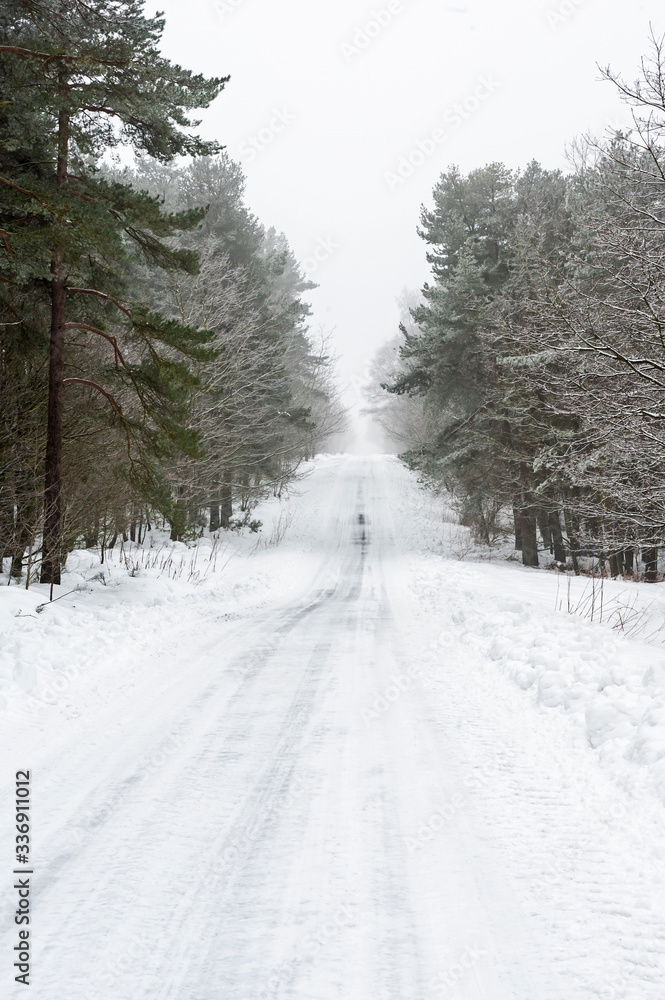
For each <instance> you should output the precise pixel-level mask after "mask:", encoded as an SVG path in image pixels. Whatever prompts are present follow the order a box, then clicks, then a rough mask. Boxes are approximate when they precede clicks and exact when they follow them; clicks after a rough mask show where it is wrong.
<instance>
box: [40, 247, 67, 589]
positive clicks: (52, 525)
mask: <svg viewBox="0 0 665 1000" xmlns="http://www.w3.org/2000/svg"><path fill="white" fill-rule="evenodd" d="M51 273H52V275H53V278H52V281H51V341H50V357H49V390H48V410H47V422H46V460H45V463H44V473H45V474H44V541H43V548H42V569H41V582H42V583H50V584H59V583H60V563H61V559H62V406H63V391H64V386H63V381H64V373H65V301H66V298H67V291H66V288H65V285H64V282H63V280H62V255H61V254H59V255H58V257H57V258H56V259H55V260H54V261H53V262H52V264H51Z"/></svg>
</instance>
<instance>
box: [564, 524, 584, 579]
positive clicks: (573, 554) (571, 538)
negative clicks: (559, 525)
mask: <svg viewBox="0 0 665 1000" xmlns="http://www.w3.org/2000/svg"><path fill="white" fill-rule="evenodd" d="M563 518H564V521H565V524H566V534H567V535H568V545H569V546H570V559H571V562H572V564H573V572H574V573H575V576H579V575H580V564H579V562H578V561H577V551H578V548H579V545H578V542H577V536H576V532H575V528H574V525H573V515H572V514H571V513H570V511H568V510H566V511H564V515H563Z"/></svg>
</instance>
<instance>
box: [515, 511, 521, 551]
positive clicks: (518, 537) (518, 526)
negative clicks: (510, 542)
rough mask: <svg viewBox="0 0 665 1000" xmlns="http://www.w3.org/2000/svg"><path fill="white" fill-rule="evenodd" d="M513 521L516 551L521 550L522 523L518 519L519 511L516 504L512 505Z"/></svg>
mask: <svg viewBox="0 0 665 1000" xmlns="http://www.w3.org/2000/svg"><path fill="white" fill-rule="evenodd" d="M513 521H514V524H515V550H516V551H517V552H521V551H522V524H521V521H520V512H519V509H518V507H517V506H516V505H514V506H513Z"/></svg>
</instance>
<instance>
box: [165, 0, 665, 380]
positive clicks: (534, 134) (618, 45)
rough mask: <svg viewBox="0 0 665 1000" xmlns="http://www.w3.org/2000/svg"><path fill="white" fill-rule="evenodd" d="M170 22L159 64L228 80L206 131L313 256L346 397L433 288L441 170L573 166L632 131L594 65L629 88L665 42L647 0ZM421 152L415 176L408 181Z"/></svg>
mask: <svg viewBox="0 0 665 1000" xmlns="http://www.w3.org/2000/svg"><path fill="white" fill-rule="evenodd" d="M160 9H164V11H165V14H166V19H167V27H166V32H165V36H164V45H163V50H164V54H165V55H167V56H168V57H169V58H171V59H172V60H174V61H177V62H180V63H181V64H182V65H184V66H186V67H188V68H190V69H193V70H197V71H200V72H203V73H206V74H210V75H213V74H217V75H225V74H227V73H230V74H231V82H230V83H229V85H228V87H227V89H226V90H225V91H224V93H223V94H222V95H221V96H220V97H219V98H218V99H217V101H216V102H215V104H214V105H213V107H212V108H211V109H210V110H209V111H208V112H207V113H205V119H204V128H203V131H204V133H205V134H206V135H207V136H209V137H215V138H217V139H219V140H220V141H221V142H222V143H224V144H225V145H226V146H227V148H228V150H229V153H230V154H231V156H233V158H234V159H237V160H239V161H240V162H241V163H242V165H243V167H244V170H245V172H246V174H247V200H248V203H249V206H250V207H251V208H252V209H253V210H254V211H255V212H256V214H257V215H258V216H259V218H260V219H261V221H262V222H263V223H264V224H266V225H274V226H275V227H276V228H277V229H279V230H282V231H283V232H284V233H286V235H287V237H288V239H289V241H290V243H291V246H292V247H293V249H294V251H295V253H296V256H297V257H298V258H299V259H300V260H301V261H303V260H304V261H307V263H308V266H309V268H310V270H311V277H312V279H313V280H315V281H317V282H318V283H319V285H320V288H319V289H318V290H317V291H315V292H313V293H312V295H311V301H312V305H313V307H314V324H315V325H323V326H325V327H328V328H333V327H334V329H335V340H336V345H337V350H338V352H339V353H340V355H341V366H340V367H341V372H342V374H343V376H344V378H345V380H346V382H347V383H349V384H350V385H351V386H352V387H353V386H357V384H358V381H359V379H362V377H363V373H364V371H365V369H366V365H367V362H368V360H369V359H370V358H371V357H372V355H373V354H374V352H375V350H376V348H377V346H378V345H379V344H381V343H382V342H383V341H385V340H387V339H389V338H390V337H392V336H394V334H395V333H396V331H397V323H398V310H397V306H396V301H395V300H396V296H397V295H399V293H400V292H401V291H402V289H403V288H404V287H410V288H418V287H419V286H420V285H421V284H422V283H423V281H424V280H426V278H427V264H426V261H425V245H424V243H423V242H422V241H421V240H420V239H419V238H418V236H417V234H416V227H417V225H418V217H419V211H420V206H421V205H422V204H423V203H428V202H429V201H430V196H431V191H432V188H433V186H434V183H435V182H436V180H437V178H438V176H439V174H440V173H441V172H442V171H443V170H445V169H446V168H447V167H448V166H449V165H450V164H452V163H455V164H458V165H459V166H460V168H461V169H462V170H463V171H468V170H471V169H473V168H474V167H478V166H482V165H484V164H485V163H488V162H490V161H492V160H501V161H503V162H505V163H507V164H508V165H510V166H512V167H519V166H524V165H525V164H526V163H527V162H528V161H529V160H530V159H533V158H535V159H537V160H539V161H540V162H541V163H543V164H544V165H545V166H546V167H550V168H551V167H562V168H565V167H566V161H565V158H564V147H565V146H566V144H567V143H569V142H570V140H571V139H573V138H574V137H575V136H576V135H579V134H580V133H583V132H587V131H591V132H593V133H595V134H602V132H603V131H604V129H605V128H606V127H607V125H608V123H611V124H620V123H622V122H625V121H626V120H627V112H626V110H625V109H624V108H623V106H622V105H621V103H620V101H619V100H618V97H617V95H616V93H615V92H614V90H613V88H612V86H611V85H610V84H607V83H602V82H599V79H598V77H599V73H598V69H597V65H596V64H597V63H601V64H603V65H605V64H607V63H610V64H611V65H612V67H613V68H616V69H619V70H621V71H622V72H623V73H625V75H627V76H628V77H629V78H634V76H636V74H637V71H638V66H639V59H640V56H641V55H642V54H643V53H645V52H646V50H647V35H648V31H649V22H650V21H652V22H653V24H654V28H655V29H656V30H657V31H658V32H661V31H665V14H664V13H663V12H662V5H660V4H656V3H655V2H653V0H644V2H642V0H632V2H631V3H628V2H622V0H499V2H496V0H468V2H465V0H451V2H450V3H446V2H445V0H401V2H399V0H377V2H376V3H371V2H369V3H365V2H364V0H361V2H358V0H335V2H331V3H323V2H321V0H166V2H164V0H162V2H161V3H160ZM365 27H366V30H364V29H365ZM359 29H361V30H362V34H358V33H357V32H358V30H359ZM460 103H461V105H462V108H461V109H460V108H459V107H457V108H456V107H455V106H456V105H458V104H460ZM437 129H438V130H439V131H438V132H437V140H438V141H436V142H434V141H430V143H429V144H428V143H427V142H426V140H428V139H430V137H431V136H432V133H433V132H435V130H437ZM253 138H254V144H252V142H253ZM419 143H421V144H424V148H425V152H426V154H427V155H425V154H424V153H419V152H418V145H419ZM257 146H258V147H260V148H257ZM413 153H415V155H414V156H412V159H413V161H414V162H415V163H417V167H415V168H413V172H412V175H411V176H410V177H408V178H406V179H404V180H403V181H401V182H400V183H398V182H397V181H396V180H395V175H397V171H398V165H399V164H400V163H401V165H402V172H403V173H406V166H405V160H403V159H401V158H402V157H406V158H408V157H409V156H410V155H411V154H413ZM420 161H422V162H420ZM391 175H392V176H391ZM315 255H317V256H318V257H319V258H321V259H320V260H319V261H317V260H316V259H315ZM314 268H315V269H314Z"/></svg>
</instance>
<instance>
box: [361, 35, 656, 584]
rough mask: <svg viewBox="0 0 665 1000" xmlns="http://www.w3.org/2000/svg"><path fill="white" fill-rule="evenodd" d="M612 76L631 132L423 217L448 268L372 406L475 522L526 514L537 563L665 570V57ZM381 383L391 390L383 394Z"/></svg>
mask: <svg viewBox="0 0 665 1000" xmlns="http://www.w3.org/2000/svg"><path fill="white" fill-rule="evenodd" d="M651 41H652V51H651V54H650V57H649V58H648V59H646V60H645V61H644V63H643V66H642V74H641V77H640V79H639V80H638V81H637V82H636V83H635V84H633V85H630V84H627V83H625V82H624V81H623V79H621V78H620V77H617V76H616V75H615V74H613V73H612V72H611V71H610V70H609V69H607V70H606V71H605V72H604V75H605V77H606V79H608V80H610V81H612V82H613V83H614V84H615V85H616V86H617V87H618V89H619V91H620V93H621V95H622V97H623V99H624V100H625V101H626V102H627V103H628V104H629V105H630V106H631V109H632V116H633V127H632V128H631V129H630V130H626V131H625V132H617V133H615V134H613V135H612V137H611V138H610V139H608V140H606V141H603V142H601V143H596V142H591V141H589V140H587V141H585V142H578V143H577V144H576V146H575V147H574V149H573V153H572V162H573V169H572V170H571V171H570V173H569V174H566V175H564V174H563V173H561V172H559V171H556V170H555V171H552V170H545V169H543V168H542V167H541V166H539V165H538V164H537V163H535V162H532V163H530V164H529V166H528V167H526V169H524V170H521V171H512V170H509V169H508V168H506V167H505V166H504V165H502V164H499V163H491V164H490V165H489V166H486V167H484V168H482V169H478V170H474V171H472V172H471V173H469V174H468V175H466V176H464V175H462V174H461V173H460V172H459V171H458V170H457V169H455V168H451V169H449V170H448V171H447V172H446V173H444V174H443V175H442V176H441V178H440V180H439V182H438V183H437V185H436V187H435V189H434V203H433V206H432V207H431V208H424V209H423V211H422V216H421V229H420V234H421V236H422V238H423V239H424V240H425V241H426V243H427V244H428V247H429V252H428V261H429V263H430V264H431V269H432V277H431V281H429V282H428V283H427V284H426V285H425V286H424V288H423V289H422V296H421V299H420V301H419V302H418V303H417V304H415V305H412V307H411V309H410V310H408V320H409V322H408V323H404V324H402V327H401V335H400V339H399V342H398V343H396V342H393V343H392V344H391V345H388V346H387V347H386V348H385V349H384V350H383V351H382V352H381V354H380V356H378V357H377V359H376V361H375V376H374V382H375V385H374V387H373V389H372V391H371V394H370V395H371V409H372V411H373V412H374V413H375V414H376V415H377V416H378V418H379V419H380V420H381V421H382V422H383V423H384V426H386V427H387V428H388V430H389V431H390V432H391V434H392V436H393V437H394V438H395V439H396V440H398V441H400V442H402V444H403V447H404V458H405V460H406V461H407V463H408V464H409V465H410V466H411V467H412V468H414V469H416V470H417V471H418V472H419V473H420V474H421V477H422V479H423V480H424V481H425V482H426V483H428V484H429V485H430V486H432V487H434V488H437V489H441V490H446V491H447V492H448V493H450V494H452V496H453V497H454V498H455V499H456V501H457V504H458V506H459V510H460V514H461V521H462V523H463V524H465V525H468V526H470V527H471V528H472V529H473V530H474V532H475V534H476V536H477V537H478V538H479V539H481V540H483V541H485V542H491V541H492V540H493V539H494V537H496V535H497V534H498V533H500V531H501V528H502V525H503V526H505V524H506V517H507V515H508V514H509V515H510V517H511V519H512V521H511V523H512V526H513V530H514V535H515V545H516V548H517V549H518V550H521V552H522V558H523V562H524V564H525V565H527V566H537V565H538V564H539V554H541V553H542V552H543V551H549V552H550V553H551V555H552V556H553V557H554V558H555V559H556V560H557V561H558V562H559V563H560V564H566V563H567V564H568V565H569V566H570V567H571V568H573V569H574V570H575V571H576V572H577V571H579V570H580V566H581V565H583V564H584V560H585V559H591V560H593V563H594V565H596V566H598V563H600V566H601V568H602V569H603V570H604V571H605V572H608V573H609V574H611V575H612V576H619V575H629V574H636V573H637V572H638V571H639V572H640V574H643V575H644V578H645V579H647V580H649V581H652V582H653V581H655V580H656V579H658V549H659V548H660V547H662V546H663V545H665V142H664V140H665V135H664V133H665V62H664V53H663V42H662V41H659V40H658V39H656V38H655V37H654V38H652V40H651ZM379 385H382V387H383V392H379Z"/></svg>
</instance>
